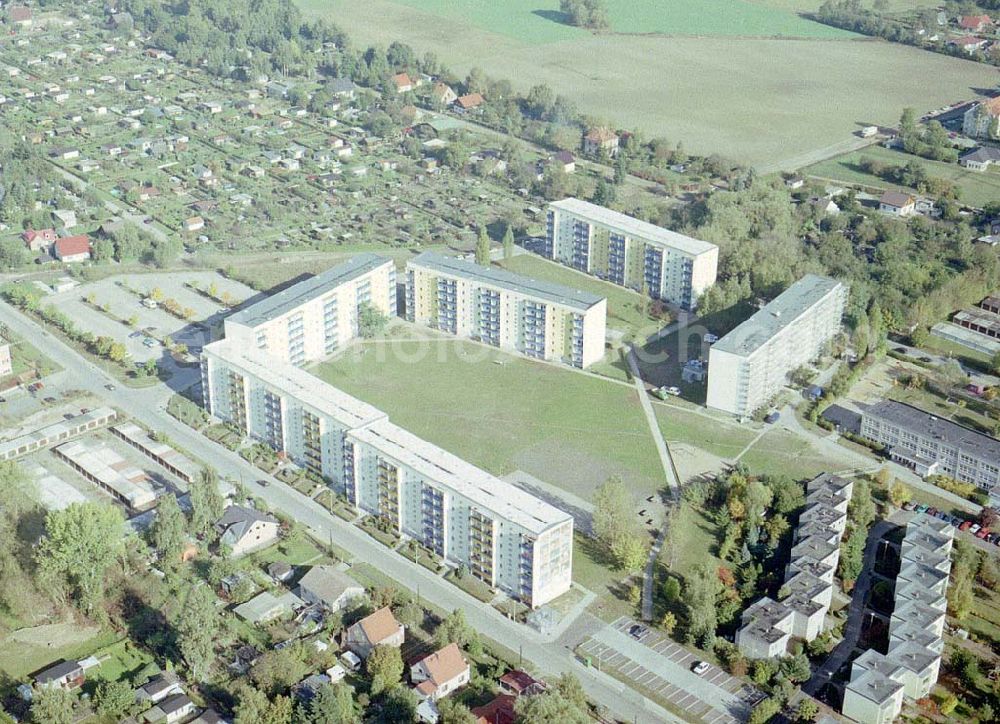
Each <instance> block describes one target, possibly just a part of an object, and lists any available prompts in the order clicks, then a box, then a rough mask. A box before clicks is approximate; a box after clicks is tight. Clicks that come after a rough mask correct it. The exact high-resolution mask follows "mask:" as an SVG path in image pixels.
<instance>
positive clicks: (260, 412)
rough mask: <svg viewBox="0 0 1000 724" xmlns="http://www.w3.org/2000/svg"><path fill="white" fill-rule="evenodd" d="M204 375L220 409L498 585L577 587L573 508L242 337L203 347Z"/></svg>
mask: <svg viewBox="0 0 1000 724" xmlns="http://www.w3.org/2000/svg"><path fill="white" fill-rule="evenodd" d="M202 385H203V390H204V396H205V399H204V402H205V406H206V408H207V409H208V411H209V412H210V413H211V414H212V415H214V416H215V417H217V418H219V419H222V420H225V421H227V422H230V423H232V424H234V425H236V426H237V427H238V428H240V429H241V430H243V431H244V432H245V433H246V434H248V435H250V436H252V437H254V438H257V439H259V440H262V441H264V442H266V443H267V444H269V445H270V446H271V447H273V448H274V449H276V450H279V451H282V452H284V453H285V454H287V455H288V457H289V458H290V459H291V460H292V461H294V462H296V463H298V464H300V465H302V466H303V467H305V468H307V469H309V470H312V471H313V472H315V473H318V474H320V475H322V476H323V477H324V478H326V479H327V480H328V481H330V484H331V486H332V487H333V488H334V489H335V490H336V491H338V492H341V493H343V494H344V495H346V497H347V499H348V500H349V501H350V502H351V503H352V504H353V505H354V506H355V507H356V508H358V509H359V510H361V511H364V512H367V513H371V514H373V515H377V516H379V517H382V518H384V519H386V520H388V521H389V522H390V523H391V524H392V526H393V527H394V528H395V529H396V530H397V531H398V532H399V533H400V534H402V535H404V536H407V537H410V538H414V539H416V540H419V541H421V542H422V543H423V544H424V545H426V546H427V547H428V548H430V549H431V550H433V551H435V552H436V553H437V554H438V555H440V556H441V557H442V558H444V559H446V560H448V561H451V562H453V563H454V564H464V565H466V566H467V567H468V569H469V571H470V573H471V574H472V575H474V576H476V577H477V578H479V579H481V580H482V581H484V582H485V583H487V584H488V585H490V586H491V587H493V588H496V589H500V590H502V591H504V592H506V593H508V594H510V595H513V596H515V597H517V598H520V599H521V600H523V601H525V602H527V603H529V604H530V605H532V606H540V605H542V604H544V603H546V602H547V601H550V600H552V599H553V598H556V597H557V596H559V595H561V594H562V593H564V592H566V591H567V590H568V589H569V587H570V583H571V574H572V544H573V519H572V517H571V516H570V515H569V514H567V513H564V512H562V511H559V510H557V509H556V508H554V507H552V506H551V505H549V504H548V503H545V502H544V501H542V500H539V499H538V498H535V497H534V496H532V495H529V494H528V493H525V492H524V491H522V490H521V489H519V488H517V487H515V486H513V485H510V484H509V483H505V482H503V481H501V480H499V479H497V478H496V477H494V476H492V475H490V474H489V473H487V472H485V471H483V470H480V469H479V468H476V467H474V466H473V465H470V464H469V463H467V462H465V461H463V460H461V459H459V458H457V457H456V456H454V455H451V454H449V453H447V452H445V451H444V450H442V449H440V448H438V447H436V446H434V445H432V444H430V443H428V442H426V441H424V440H421V439H420V438H418V437H417V436H416V435H413V434H411V433H409V432H407V431H406V430H403V429H402V428H400V427H398V426H396V425H393V424H392V423H390V422H389V420H388V418H387V416H386V415H385V413H383V412H381V411H379V410H377V409H376V408H374V407H372V406H371V405H368V404H366V403H364V402H362V401H360V400H357V399H356V398H354V397H351V396H350V395H347V394H345V393H343V392H341V391H340V390H337V389H336V388H334V387H331V386H330V385H327V384H326V383H324V382H322V381H320V380H318V379H317V378H315V377H313V376H312V375H310V374H309V373H307V372H304V371H302V370H300V369H298V368H297V367H295V366H293V365H290V364H287V363H283V362H280V361H278V360H276V359H274V358H272V357H270V356H268V355H267V354H265V353H264V352H263V351H261V350H258V349H255V348H253V347H247V346H246V345H243V344H241V343H239V342H238V341H234V340H229V339H226V340H223V341H221V342H216V343H214V344H211V345H208V346H207V347H205V348H204V350H203V354H202Z"/></svg>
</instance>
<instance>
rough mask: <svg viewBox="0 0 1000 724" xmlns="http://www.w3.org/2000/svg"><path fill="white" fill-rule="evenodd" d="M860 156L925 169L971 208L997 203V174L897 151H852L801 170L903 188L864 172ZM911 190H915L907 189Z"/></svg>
mask: <svg viewBox="0 0 1000 724" xmlns="http://www.w3.org/2000/svg"><path fill="white" fill-rule="evenodd" d="M862 157H866V158H871V159H874V160H876V161H880V162H882V163H885V164H892V165H895V166H900V165H903V164H905V163H908V162H910V161H915V162H917V163H919V164H920V165H921V166H923V167H924V168H925V169H927V173H928V174H930V175H931V176H934V177H936V178H943V179H947V180H948V181H951V182H952V183H954V184H955V185H956V186H957V187H958V188H959V189H960V190H961V194H962V195H961V199H962V201H964V202H966V203H969V204H972V205H973V206H984V205H985V204H988V203H990V202H995V201H997V200H1000V173H998V172H994V171H986V172H984V173H979V172H976V171H967V170H965V169H964V168H962V167H961V166H959V165H958V164H957V163H944V162H942V161H928V160H926V159H922V158H917V157H916V156H911V155H909V154H906V153H903V152H901V151H892V150H890V149H888V148H883V147H881V146H872V147H869V148H866V149H865V150H863V151H855V152H853V153H848V154H845V155H843V156H837V157H836V158H831V159H829V160H827V161H822V162H820V163H817V164H815V165H813V166H809V167H808V168H806V169H805V173H806V174H808V175H810V176H819V177H821V178H829V179H836V180H837V181H844V182H847V183H854V184H863V185H865V186H874V187H875V188H880V189H886V188H890V187H891V188H905V187H900V186H898V185H896V184H891V183H888V182H886V181H883V180H882V179H880V178H879V177H878V176H873V175H871V174H869V173H866V172H865V171H863V170H862V169H861V167H860V166H859V165H858V164H859V162H860V161H861V158H862ZM911 190H913V191H915V190H916V189H911Z"/></svg>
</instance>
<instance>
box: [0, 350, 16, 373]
mask: <svg viewBox="0 0 1000 724" xmlns="http://www.w3.org/2000/svg"><path fill="white" fill-rule="evenodd" d="M13 371H14V362H13V359H12V358H11V355H10V345H9V344H7V343H6V342H0V377H3V376H4V375H9V374H10V373H11V372H13Z"/></svg>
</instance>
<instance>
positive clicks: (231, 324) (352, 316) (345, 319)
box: [225, 254, 396, 365]
mask: <svg viewBox="0 0 1000 724" xmlns="http://www.w3.org/2000/svg"><path fill="white" fill-rule="evenodd" d="M364 304H369V305H371V306H372V307H374V308H375V309H377V310H378V311H379V312H381V313H382V314H384V315H386V316H388V317H393V316H395V315H396V267H395V265H394V264H393V262H392V260H391V259H387V258H385V257H381V256H377V255H375V254H358V255H357V256H354V257H351V259H350V260H349V261H347V262H345V263H343V264H340V265H338V266H335V267H332V268H331V269H327V270H326V271H325V272H322V273H321V274H317V275H316V276H314V277H311V278H309V279H306V280H305V281H302V282H299V283H298V284H295V285H293V286H291V287H289V288H288V289H285V290H283V291H280V292H278V293H277V294H273V295H272V296H270V297H268V298H267V299H264V300H262V301H260V302H258V303H256V304H253V305H251V306H249V307H246V308H244V309H241V310H240V311H238V312H236V313H235V314H232V315H230V316H229V317H227V318H226V320H225V336H226V339H235V340H239V341H240V342H241V343H243V344H245V345H247V346H253V347H257V348H258V349H262V350H265V351H267V352H268V354H270V355H272V356H273V357H275V358H277V359H280V360H282V361H284V362H291V363H292V364H296V365H302V364H305V363H306V362H312V361H315V360H318V359H322V358H323V357H327V356H329V355H331V354H333V353H334V352H336V351H337V350H338V349H339V348H340V347H342V346H343V345H344V344H346V343H347V342H349V341H350V340H351V339H353V338H354V337H356V336H357V334H358V314H359V310H360V309H361V307H362V305H364Z"/></svg>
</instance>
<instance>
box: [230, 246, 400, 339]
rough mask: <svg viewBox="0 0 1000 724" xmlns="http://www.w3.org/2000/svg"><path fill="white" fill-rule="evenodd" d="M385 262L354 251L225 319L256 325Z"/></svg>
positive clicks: (246, 324) (384, 259) (281, 314)
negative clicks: (341, 260) (328, 266)
mask: <svg viewBox="0 0 1000 724" xmlns="http://www.w3.org/2000/svg"><path fill="white" fill-rule="evenodd" d="M386 263H392V260H391V259H389V258H388V257H384V256H379V255H377V254H367V253H366V254H357V255H355V256H352V257H351V258H350V259H349V260H348V261H346V262H344V263H343V264H338V265H337V266H335V267H331V268H329V269H327V270H326V271H325V272H322V273H320V274H317V275H316V276H314V277H310V278H309V279H306V280H304V281H301V282H299V283H298V284H293V285H292V286H290V287H288V289H284V290H282V291H280V292H278V293H277V294H272V295H271V296H269V297H268V298H267V299H262V300H261V301H259V302H257V303H256V304H252V305H250V306H249V307H245V308H244V309H241V310H240V311H238V312H236V313H235V314H232V315H230V316H229V317H227V318H226V321H227V322H233V323H234V324H242V325H244V326H247V327H256V326H258V325H260V324H264V323H265V322H270V321H271V320H273V319H277V318H278V317H282V316H284V315H285V314H288V313H289V312H290V311H292V310H293V309H295V308H296V307H301V306H302V305H303V304H306V303H307V302H311V301H312V300H313V299H316V298H317V297H320V296H322V295H324V294H326V293H327V292H329V291H330V290H331V289H335V288H336V287H338V286H340V285H341V284H345V283H347V282H349V281H352V280H354V279H357V278H358V277H361V276H364V275H365V274H367V273H369V272H371V271H374V270H375V269H378V268H379V267H380V266H383V265H384V264H386Z"/></svg>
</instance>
